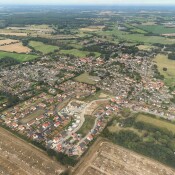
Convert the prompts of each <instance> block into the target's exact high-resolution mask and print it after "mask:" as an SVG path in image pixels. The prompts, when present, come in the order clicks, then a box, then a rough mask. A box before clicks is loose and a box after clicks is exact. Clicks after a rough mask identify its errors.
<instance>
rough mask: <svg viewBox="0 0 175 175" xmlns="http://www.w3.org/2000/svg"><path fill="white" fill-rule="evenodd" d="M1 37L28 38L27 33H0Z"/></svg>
mask: <svg viewBox="0 0 175 175" xmlns="http://www.w3.org/2000/svg"><path fill="white" fill-rule="evenodd" d="M0 35H9V36H27V33H15V32H0Z"/></svg>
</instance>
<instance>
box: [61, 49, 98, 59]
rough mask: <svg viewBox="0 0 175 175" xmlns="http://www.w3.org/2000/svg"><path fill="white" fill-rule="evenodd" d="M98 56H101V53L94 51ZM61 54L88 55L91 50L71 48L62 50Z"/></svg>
mask: <svg viewBox="0 0 175 175" xmlns="http://www.w3.org/2000/svg"><path fill="white" fill-rule="evenodd" d="M94 53H95V56H96V57H99V56H100V53H98V52H94ZM60 54H70V55H74V56H75V57H86V56H87V55H88V54H89V52H87V51H81V50H78V49H71V50H61V51H60Z"/></svg>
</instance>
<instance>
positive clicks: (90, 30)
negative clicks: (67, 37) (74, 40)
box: [80, 26, 105, 32]
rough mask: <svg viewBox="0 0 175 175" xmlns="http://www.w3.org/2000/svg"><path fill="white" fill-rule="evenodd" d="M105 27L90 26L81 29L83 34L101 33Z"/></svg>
mask: <svg viewBox="0 0 175 175" xmlns="http://www.w3.org/2000/svg"><path fill="white" fill-rule="evenodd" d="M104 27H105V26H89V27H85V28H81V29H80V31H83V32H94V31H99V30H102V29H103V28H104Z"/></svg>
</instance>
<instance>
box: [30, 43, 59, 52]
mask: <svg viewBox="0 0 175 175" xmlns="http://www.w3.org/2000/svg"><path fill="white" fill-rule="evenodd" d="M29 46H31V47H32V48H34V49H35V50H36V51H39V52H42V53H43V54H48V53H51V52H54V51H55V50H58V49H59V48H58V47H57V46H52V45H47V44H44V43H42V42H38V41H30V42H29Z"/></svg>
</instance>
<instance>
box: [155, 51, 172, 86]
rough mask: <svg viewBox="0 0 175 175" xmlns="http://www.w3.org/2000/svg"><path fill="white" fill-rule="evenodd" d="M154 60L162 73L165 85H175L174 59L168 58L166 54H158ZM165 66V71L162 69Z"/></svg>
mask: <svg viewBox="0 0 175 175" xmlns="http://www.w3.org/2000/svg"><path fill="white" fill-rule="evenodd" d="M154 61H155V62H156V64H157V66H158V70H159V72H160V73H161V74H162V75H164V77H165V83H166V84H167V85H169V86H170V85H175V61H174V60H170V59H168V56H167V55H162V54H158V55H157V56H156V57H155V59H154ZM163 68H167V71H163Z"/></svg>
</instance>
